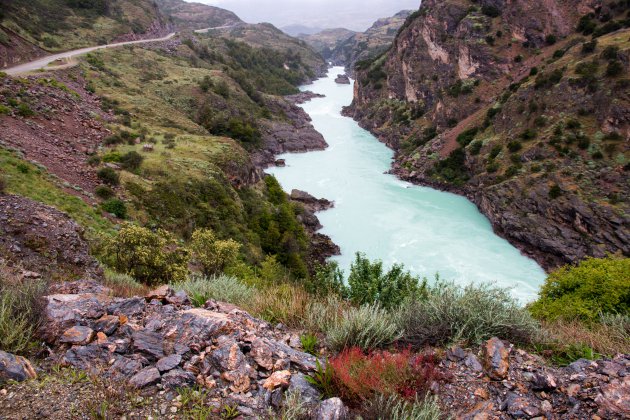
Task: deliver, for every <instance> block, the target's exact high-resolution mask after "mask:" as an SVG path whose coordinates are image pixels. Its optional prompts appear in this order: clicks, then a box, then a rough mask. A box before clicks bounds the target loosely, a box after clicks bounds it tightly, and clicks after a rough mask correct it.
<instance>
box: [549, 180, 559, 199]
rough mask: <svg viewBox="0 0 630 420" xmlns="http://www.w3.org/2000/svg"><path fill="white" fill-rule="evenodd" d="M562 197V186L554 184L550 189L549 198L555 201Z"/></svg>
mask: <svg viewBox="0 0 630 420" xmlns="http://www.w3.org/2000/svg"><path fill="white" fill-rule="evenodd" d="M561 195H562V188H560V186H559V185H558V184H553V185H552V186H551V187H550V188H549V198H551V199H552V200H555V199H556V198H558V197H560V196H561Z"/></svg>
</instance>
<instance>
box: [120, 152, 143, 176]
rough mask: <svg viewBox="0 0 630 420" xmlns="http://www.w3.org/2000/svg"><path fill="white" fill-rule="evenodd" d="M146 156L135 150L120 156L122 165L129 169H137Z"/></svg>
mask: <svg viewBox="0 0 630 420" xmlns="http://www.w3.org/2000/svg"><path fill="white" fill-rule="evenodd" d="M143 160H144V157H142V155H141V154H140V153H138V152H136V151H135V150H132V151H131V152H128V153H126V154H124V155H122V156H121V157H120V166H122V167H123V168H124V169H126V170H128V171H135V170H137V169H138V168H140V165H142V161H143Z"/></svg>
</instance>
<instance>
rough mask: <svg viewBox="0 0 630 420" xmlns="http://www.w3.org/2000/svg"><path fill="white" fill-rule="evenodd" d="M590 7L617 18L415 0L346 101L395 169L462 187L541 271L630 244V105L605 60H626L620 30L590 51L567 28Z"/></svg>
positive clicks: (555, 8) (421, 180) (520, 4)
mask: <svg viewBox="0 0 630 420" xmlns="http://www.w3.org/2000/svg"><path fill="white" fill-rule="evenodd" d="M600 6H601V7H600ZM588 13H593V15H592V16H593V19H595V23H594V25H596V26H597V25H603V26H605V25H606V24H605V23H604V22H606V21H607V19H608V20H613V21H615V22H618V21H620V19H621V22H623V19H624V17H623V16H625V15H624V13H625V12H624V10H623V8H619V7H617V6H616V5H613V4H606V5H603V6H602V5H601V2H596V1H589V0H574V1H563V0H554V1H543V0H536V1H520V0H516V1H509V2H507V1H498V0H497V1H490V0H487V1H480V2H472V1H471V2H456V1H443V2H442V1H425V2H423V4H422V7H421V8H420V10H419V11H418V12H417V13H415V14H414V15H413V17H412V19H410V20H409V21H408V22H407V24H406V25H405V27H404V28H403V30H402V31H401V32H400V34H399V35H398V36H397V38H396V40H395V42H394V45H393V47H392V49H391V50H390V51H389V52H388V53H387V54H386V55H385V56H383V57H382V58H379V59H378V60H376V61H374V62H371V63H367V64H365V65H364V66H362V68H361V69H359V72H358V75H357V82H356V84H355V95H354V101H353V103H352V105H351V106H350V107H349V108H347V109H346V110H345V113H346V114H347V115H350V116H352V117H354V118H355V119H357V120H358V121H359V123H360V124H361V125H362V126H363V127H364V128H366V129H368V130H370V131H371V132H373V133H374V134H375V135H376V136H377V137H378V138H379V139H380V140H381V141H383V142H385V143H387V144H388V145H389V146H390V147H392V148H393V149H395V150H396V162H395V163H394V165H393V169H392V172H393V173H395V174H396V175H398V176H399V177H401V178H403V179H405V180H408V181H411V182H414V183H418V184H425V185H431V186H434V187H437V188H439V189H445V190H449V191H453V192H457V193H460V194H465V195H466V196H468V197H469V198H470V199H471V200H472V201H474V202H475V203H476V204H477V206H478V207H479V208H480V210H481V211H482V212H483V213H484V214H485V215H486V216H487V217H488V218H489V219H490V221H491V222H492V224H493V226H494V228H495V230H496V231H497V233H499V234H500V235H502V236H504V237H506V238H507V239H508V240H510V241H511V242H512V243H513V244H515V245H516V246H518V247H519V248H521V249H522V250H523V251H524V252H526V253H527V254H529V255H531V256H533V257H534V258H536V259H537V260H538V262H539V263H541V265H543V266H544V267H545V268H547V269H550V268H553V267H557V266H558V265H561V264H565V263H575V262H577V261H579V260H580V259H583V258H584V257H586V256H596V257H602V256H604V255H605V254H606V253H615V252H621V253H622V254H624V255H630V247H629V246H628V238H629V237H630V219H629V218H628V216H627V215H628V211H629V207H628V205H629V204H628V202H627V200H626V199H624V198H621V197H627V196H629V195H630V190H629V189H628V188H629V187H628V185H627V183H624V182H623V179H624V178H625V177H627V171H628V165H627V164H626V163H627V162H628V158H629V153H630V142H629V141H628V140H629V139H630V115H628V112H627V109H628V107H629V106H630V105H629V99H628V95H627V83H626V82H624V80H625V79H623V80H620V79H619V78H620V77H623V76H621V74H620V75H619V76H611V75H610V74H609V72H608V70H606V66H607V65H608V66H611V64H610V63H613V62H614V63H615V64H614V66H617V67H618V68H619V69H620V70H621V72H623V71H624V70H625V71H626V72H627V69H628V64H627V63H628V57H630V55H629V54H630V52H629V51H628V49H627V45H625V44H624V43H623V42H619V40H621V39H623V37H624V36H627V35H628V30H627V29H620V28H623V25H622V24H618V26H616V27H617V28H618V29H620V32H619V34H618V35H617V36H615V35H614V34H611V35H605V31H603V33H604V35H603V36H601V37H599V38H598V40H599V44H600V45H607V46H609V47H610V48H609V50H610V51H612V52H610V53H604V47H601V48H599V47H593V48H594V50H593V51H591V50H589V49H588V46H587V47H583V45H585V43H586V41H587V40H586V39H585V38H583V37H582V35H581V34H577V33H576V31H575V29H576V27H577V26H578V22H579V19H580V17H582V16H584V15H587V14H588ZM595 45H596V44H595ZM589 51H590V52H589ZM607 51H608V50H607ZM606 57H608V58H606ZM588 63H595V64H588ZM588 65H591V66H592V67H590V70H587V69H586V66H588ZM585 72H586V73H585ZM586 74H588V75H589V76H587V75H586ZM624 86H625V87H624Z"/></svg>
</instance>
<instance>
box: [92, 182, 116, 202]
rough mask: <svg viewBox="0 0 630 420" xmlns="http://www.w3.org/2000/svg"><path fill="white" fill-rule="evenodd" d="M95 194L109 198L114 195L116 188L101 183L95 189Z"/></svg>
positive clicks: (105, 198) (102, 197) (101, 197)
mask: <svg viewBox="0 0 630 420" xmlns="http://www.w3.org/2000/svg"><path fill="white" fill-rule="evenodd" d="M94 194H96V196H97V197H98V198H100V199H103V200H107V199H110V198H112V197H113V196H114V190H112V189H111V188H110V187H108V186H107V185H99V186H98V187H96V188H95V189H94Z"/></svg>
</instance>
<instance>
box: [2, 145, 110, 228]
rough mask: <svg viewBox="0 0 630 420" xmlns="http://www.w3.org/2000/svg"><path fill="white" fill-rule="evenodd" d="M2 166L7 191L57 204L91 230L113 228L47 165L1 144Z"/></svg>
mask: <svg viewBox="0 0 630 420" xmlns="http://www.w3.org/2000/svg"><path fill="white" fill-rule="evenodd" d="M0 168H1V169H2V172H3V173H4V178H5V182H6V191H7V192H8V193H11V194H17V195H21V196H24V197H28V198H30V199H32V200H35V201H39V202H41V203H44V204H47V205H49V206H52V207H55V208H57V209H59V210H61V211H63V212H65V213H67V214H68V215H69V216H70V217H72V218H73V219H74V220H75V221H76V222H77V223H79V224H80V225H81V226H83V227H84V228H85V229H87V230H89V231H91V232H95V233H96V232H111V231H112V228H113V225H112V223H111V222H110V221H108V220H107V219H106V218H105V217H103V216H102V215H101V212H100V211H99V210H96V209H94V208H93V207H91V206H90V205H88V204H87V203H86V202H85V201H83V200H82V199H80V198H79V197H76V196H74V195H71V194H69V193H67V192H65V191H63V189H62V188H61V187H60V186H59V182H58V181H57V180H56V179H55V178H54V177H53V176H51V175H50V174H48V173H47V172H46V171H45V170H44V169H41V168H39V167H37V166H35V165H33V164H31V163H28V162H26V161H24V160H23V159H20V158H19V157H18V156H17V155H16V154H15V153H13V152H11V151H9V150H7V149H5V148H2V147H0Z"/></svg>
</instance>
